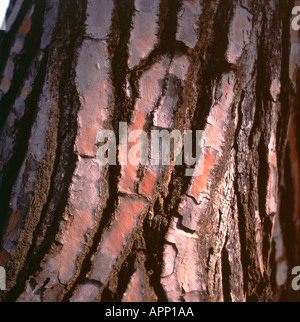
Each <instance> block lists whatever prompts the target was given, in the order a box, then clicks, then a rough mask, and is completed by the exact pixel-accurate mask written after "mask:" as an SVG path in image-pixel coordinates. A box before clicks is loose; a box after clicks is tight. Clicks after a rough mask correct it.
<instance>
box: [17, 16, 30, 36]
mask: <svg viewBox="0 0 300 322" xmlns="http://www.w3.org/2000/svg"><path fill="white" fill-rule="evenodd" d="M30 28H31V17H30V16H29V17H27V18H25V20H24V21H23V24H22V26H21V27H20V29H19V33H20V34H23V35H27V34H28V33H29V31H30Z"/></svg>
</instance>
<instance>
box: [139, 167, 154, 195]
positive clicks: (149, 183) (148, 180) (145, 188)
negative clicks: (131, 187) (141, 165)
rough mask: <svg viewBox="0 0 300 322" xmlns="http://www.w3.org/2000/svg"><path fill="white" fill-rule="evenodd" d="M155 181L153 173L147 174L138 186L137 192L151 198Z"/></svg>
mask: <svg viewBox="0 0 300 322" xmlns="http://www.w3.org/2000/svg"><path fill="white" fill-rule="evenodd" d="M156 179H157V177H156V175H155V174H154V173H152V172H149V173H147V175H146V176H145V177H144V179H143V181H142V182H141V184H140V187H139V192H140V193H141V194H144V195H146V196H148V197H151V196H152V193H153V189H154V185H155V182H156Z"/></svg>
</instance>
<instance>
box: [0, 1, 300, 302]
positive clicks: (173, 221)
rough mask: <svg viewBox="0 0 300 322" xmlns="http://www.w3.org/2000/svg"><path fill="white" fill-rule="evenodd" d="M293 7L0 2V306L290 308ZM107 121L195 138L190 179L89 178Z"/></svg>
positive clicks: (294, 202) (151, 175)
mask: <svg viewBox="0 0 300 322" xmlns="http://www.w3.org/2000/svg"><path fill="white" fill-rule="evenodd" d="M296 4H297V1H296V2H295V1H292V0H274V1H261V0H239V1H237V0H233V1H220V0H212V1H203V0H183V1H181V0H151V1H149V0H135V1H134V0H121V1H119V0H115V1H113V0H72V1H71V0H45V1H40V0H36V1H35V0H14V1H11V3H10V7H9V10H8V14H7V31H6V32H1V34H0V77H1V78H0V142H1V144H0V170H1V172H0V196H1V197H0V212H1V216H0V228H1V231H0V234H1V235H0V240H1V245H0V246H1V247H0V266H3V267H5V269H6V272H7V290H6V291H5V292H2V291H0V299H1V300H2V301H24V302H29V301H35V302H40V301H45V302H46V301H50V302H51V301H52V302H57V301H73V302H76V301H124V302H131V301H137V302H141V301H149V302H151V301H175V302H176V301H199V302H202V301H210V302H217V301H232V302H239V301H261V302H262V301H272V300H275V301H276V300H278V301H279V300H287V299H291V297H290V296H291V295H290V294H292V295H294V293H290V285H291V278H292V277H291V275H290V272H291V269H292V268H293V267H294V266H296V265H297V263H298V264H299V263H300V262H299V260H300V256H299V245H300V214H299V158H298V153H299V151H300V147H299V139H298V138H299V126H298V124H299V112H298V110H297V108H299V106H300V104H299V97H300V92H299V90H300V86H299V84H300V83H299V75H300V74H299V68H300V54H299V53H300V50H299V46H300V45H299V44H300V42H299V33H298V32H296V31H293V30H292V29H291V19H292V17H291V12H292V8H293V7H294V6H295V5H296ZM298 5H300V4H298ZM120 122H127V123H128V128H129V130H136V129H139V130H141V129H143V130H145V131H147V132H148V133H150V131H151V130H152V129H168V130H171V129H178V130H181V131H184V130H203V131H204V138H205V149H204V169H203V173H202V175H201V176H199V177H195V178H191V177H187V176H185V171H186V167H187V166H186V165H183V166H174V165H171V166H164V167H162V166H159V167H154V166H133V165H127V166H123V165H117V166H113V165H110V166H100V165H99V163H97V162H96V151H97V146H96V145H95V140H96V135H97V133H98V132H99V131H100V130H102V129H109V130H113V131H114V132H115V133H118V129H119V123H120ZM297 134H298V135H297Z"/></svg>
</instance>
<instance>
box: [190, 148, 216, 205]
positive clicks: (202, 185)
mask: <svg viewBox="0 0 300 322" xmlns="http://www.w3.org/2000/svg"><path fill="white" fill-rule="evenodd" d="M214 161H215V156H214V155H213V154H211V153H210V152H206V153H205V155H204V168H203V173H202V174H201V175H200V176H198V177H196V178H195V180H194V182H193V185H192V186H191V189H190V193H189V194H190V195H191V196H193V197H194V198H195V199H196V200H198V198H199V195H200V194H201V193H202V192H203V191H204V190H205V189H206V187H207V181H208V177H209V174H210V171H211V169H212V167H213V164H214Z"/></svg>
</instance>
